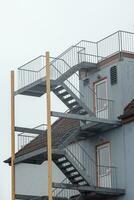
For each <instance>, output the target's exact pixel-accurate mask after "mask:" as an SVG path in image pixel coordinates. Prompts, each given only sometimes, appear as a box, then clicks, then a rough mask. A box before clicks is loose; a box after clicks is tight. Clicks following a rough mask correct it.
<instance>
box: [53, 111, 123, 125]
mask: <svg viewBox="0 0 134 200" xmlns="http://www.w3.org/2000/svg"><path fill="white" fill-rule="evenodd" d="M51 115H52V116H53V117H62V118H69V119H76V120H82V121H90V122H96V123H105V124H120V121H116V120H108V119H101V118H96V117H90V116H84V115H78V114H72V113H62V112H55V111H52V112H51Z"/></svg>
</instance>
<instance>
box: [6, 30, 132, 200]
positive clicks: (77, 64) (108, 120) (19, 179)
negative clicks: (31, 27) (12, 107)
mask: <svg viewBox="0 0 134 200" xmlns="http://www.w3.org/2000/svg"><path fill="white" fill-rule="evenodd" d="M43 60H44V57H43V56H39V57H38V58H36V59H34V60H32V61H30V62H28V63H27V64H25V65H23V66H22V67H20V68H18V72H19V89H18V90H17V91H16V92H15V95H29V96H35V97H41V96H42V95H44V94H45V92H46V82H45V78H44V67H43V66H44V64H43ZM50 67H51V90H52V91H53V93H54V94H55V95H56V96H57V97H58V98H59V99H60V100H61V101H62V102H63V103H64V104H65V105H66V106H67V107H68V108H69V110H68V112H66V113H61V112H53V111H52V112H51V113H52V116H56V117H59V118H58V120H57V121H56V122H54V124H53V125H52V156H53V171H54V172H55V173H54V177H53V187H54V188H55V189H54V190H53V197H55V198H54V199H57V200H59V199H74V200H82V199H95V200H96V199H108V200H110V199H119V200H133V196H134V191H133V176H134V167H133V165H134V157H133V155H134V148H133V146H134V134H133V133H134V123H133V121H134V100H133V99H134V84H133V77H134V34H133V33H129V32H124V31H118V32H116V33H114V34H112V35H110V36H108V37H106V38H104V39H102V40H100V41H98V42H89V41H84V40H83V41H81V42H79V43H78V44H76V45H75V46H72V47H70V48H69V49H67V50H66V51H65V52H63V53H62V54H61V55H60V56H58V57H57V58H54V59H52V61H51V66H50ZM15 130H16V131H17V132H21V134H19V135H18V139H19V151H18V152H17V153H16V159H15V163H16V165H15V173H16V199H38V200H39V199H47V180H46V179H47V178H46V174H47V148H46V145H47V144H46V142H47V141H45V138H46V130H45V128H44V125H41V126H39V127H36V128H33V129H30V128H28V127H27V128H26V127H15ZM34 134H36V135H37V136H36V137H35V136H34V138H33V135H34ZM31 135H32V136H31ZM5 162H6V163H9V164H10V158H9V159H8V160H6V161H5ZM45 189H46V190H45Z"/></svg>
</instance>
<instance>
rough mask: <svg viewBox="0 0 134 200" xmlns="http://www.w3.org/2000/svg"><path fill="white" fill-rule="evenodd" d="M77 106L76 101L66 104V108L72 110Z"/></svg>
mask: <svg viewBox="0 0 134 200" xmlns="http://www.w3.org/2000/svg"><path fill="white" fill-rule="evenodd" d="M76 105H78V103H77V101H74V102H72V103H68V107H70V108H72V107H73V106H76Z"/></svg>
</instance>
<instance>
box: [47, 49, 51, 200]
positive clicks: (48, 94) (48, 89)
mask: <svg viewBox="0 0 134 200" xmlns="http://www.w3.org/2000/svg"><path fill="white" fill-rule="evenodd" d="M49 60H50V57H49V52H46V94H47V152H48V200H52V139H51V137H52V136H51V94H50V92H51V90H50V61H49Z"/></svg>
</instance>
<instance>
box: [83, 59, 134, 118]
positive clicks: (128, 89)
mask: <svg viewBox="0 0 134 200" xmlns="http://www.w3.org/2000/svg"><path fill="white" fill-rule="evenodd" d="M112 66H117V73H118V80H117V81H118V82H117V84H115V85H111V82H110V68H111V67H112ZM98 75H100V77H102V78H103V77H107V83H108V85H107V88H108V99H110V100H113V101H114V104H113V112H112V114H113V115H114V117H115V118H116V117H117V116H119V115H120V114H122V112H123V109H124V107H125V106H126V105H127V104H128V103H129V102H130V101H131V100H132V99H133V97H134V86H133V77H134V59H129V58H123V60H122V61H120V62H116V63H114V64H108V65H107V66H104V67H102V68H101V70H100V71H98V72H96V73H92V74H89V75H88V77H89V84H88V85H84V81H83V80H81V81H80V89H81V90H83V91H84V92H85V101H86V103H87V105H88V106H89V107H90V109H91V110H92V111H93V98H94V95H93V93H92V92H91V90H90V89H89V87H90V88H91V89H92V90H93V83H94V82H95V81H97V80H98Z"/></svg>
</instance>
